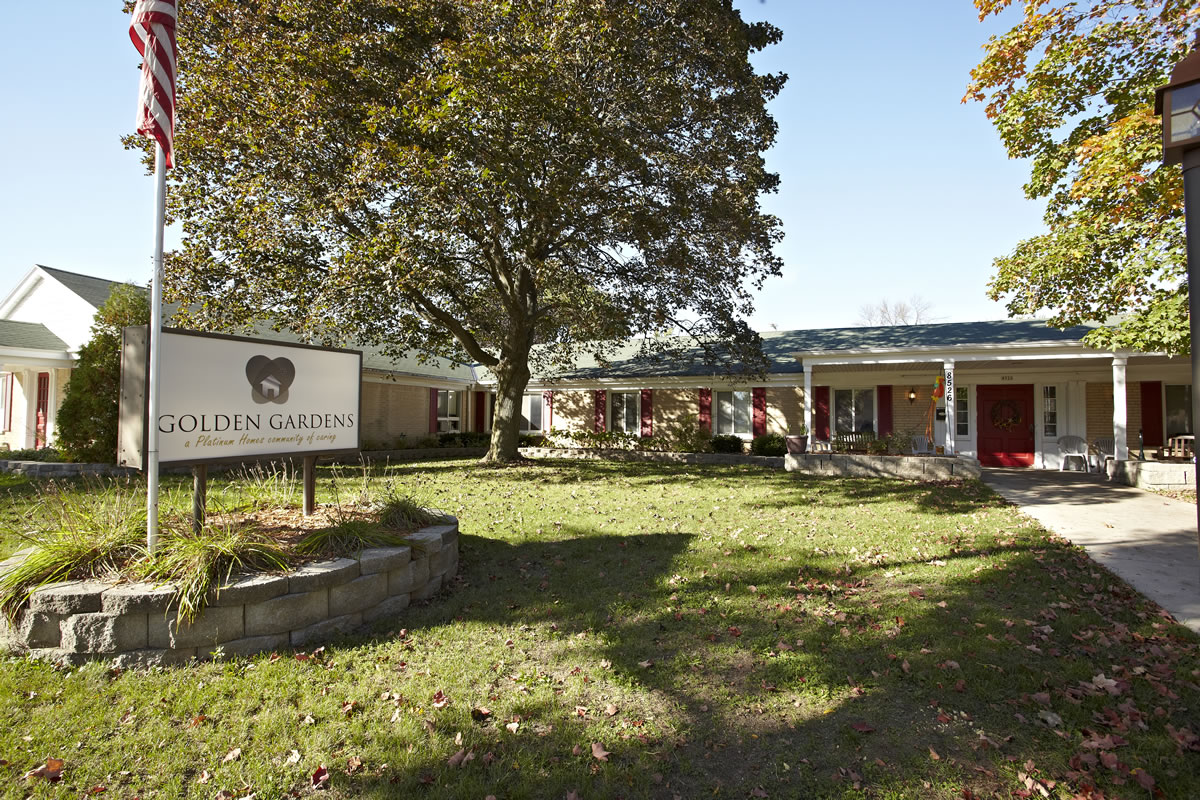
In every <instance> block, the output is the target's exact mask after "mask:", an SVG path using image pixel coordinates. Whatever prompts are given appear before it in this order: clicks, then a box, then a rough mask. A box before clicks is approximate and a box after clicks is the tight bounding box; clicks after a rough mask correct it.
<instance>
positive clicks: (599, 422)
mask: <svg viewBox="0 0 1200 800" xmlns="http://www.w3.org/2000/svg"><path fill="white" fill-rule="evenodd" d="M607 403H608V393H607V392H605V391H604V390H603V389H599V390H597V392H596V417H595V419H596V423H595V427H596V433H604V406H605V404H607Z"/></svg>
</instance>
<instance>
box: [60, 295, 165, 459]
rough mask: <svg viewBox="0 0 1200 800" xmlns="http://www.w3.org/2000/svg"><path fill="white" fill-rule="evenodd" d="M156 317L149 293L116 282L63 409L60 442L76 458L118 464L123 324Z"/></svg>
mask: <svg viewBox="0 0 1200 800" xmlns="http://www.w3.org/2000/svg"><path fill="white" fill-rule="evenodd" d="M149 321H150V304H149V303H148V302H147V299H146V292H145V291H144V290H142V289H139V288H138V287H136V286H133V285H131V284H128V283H118V284H114V285H113V288H112V292H111V293H110V294H109V296H108V299H107V300H106V301H105V302H104V305H102V306H100V310H98V311H97V312H96V318H95V321H94V322H93V323H92V338H91V341H89V342H88V343H87V344H85V345H84V346H83V347H81V348H80V349H79V360H78V362H77V363H76V365H75V369H74V370H73V371H72V372H71V382H70V383H68V384H67V393H66V396H65V397H64V398H63V402H62V406H61V407H60V408H59V410H58V423H57V428H58V442H57V443H58V446H59V447H61V448H62V450H63V451H64V452H65V453H66V455H67V457H68V458H69V459H70V460H71V461H87V462H99V463H105V464H112V463H115V462H116V460H117V407H118V402H119V398H120V393H121V329H122V328H123V327H125V326H127V325H145V324H147V323H148V322H149Z"/></svg>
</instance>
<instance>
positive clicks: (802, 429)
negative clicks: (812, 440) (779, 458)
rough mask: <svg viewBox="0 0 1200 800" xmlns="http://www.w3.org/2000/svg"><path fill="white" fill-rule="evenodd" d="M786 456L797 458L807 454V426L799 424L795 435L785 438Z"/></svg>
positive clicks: (791, 434) (790, 434)
mask: <svg viewBox="0 0 1200 800" xmlns="http://www.w3.org/2000/svg"><path fill="white" fill-rule="evenodd" d="M787 451H788V455H793V456H798V455H803V454H804V453H807V452H808V426H807V425H805V424H803V423H801V424H800V425H799V427H797V428H796V432H795V433H789V434H788V436H787Z"/></svg>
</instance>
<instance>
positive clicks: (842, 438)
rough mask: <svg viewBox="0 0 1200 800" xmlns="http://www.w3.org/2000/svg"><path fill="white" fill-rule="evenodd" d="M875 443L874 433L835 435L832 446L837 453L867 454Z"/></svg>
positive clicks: (862, 432)
mask: <svg viewBox="0 0 1200 800" xmlns="http://www.w3.org/2000/svg"><path fill="white" fill-rule="evenodd" d="M874 441H875V434H874V433H873V432H872V431H861V432H859V433H835V434H834V435H833V441H832V442H831V445H832V447H833V452H835V453H865V452H867V450H868V449H869V448H870V446H871V443H872V442H874Z"/></svg>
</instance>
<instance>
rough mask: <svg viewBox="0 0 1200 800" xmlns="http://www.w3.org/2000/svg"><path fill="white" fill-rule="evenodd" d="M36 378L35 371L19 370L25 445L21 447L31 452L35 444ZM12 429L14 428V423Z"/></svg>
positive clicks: (22, 428) (22, 429) (22, 430)
mask: <svg viewBox="0 0 1200 800" xmlns="http://www.w3.org/2000/svg"><path fill="white" fill-rule="evenodd" d="M37 376H38V374H37V370H34V369H23V370H21V383H22V387H21V388H22V390H23V391H24V392H25V419H24V420H22V427H21V432H22V434H23V435H24V438H25V443H24V444H23V445H21V446H22V447H24V448H25V449H26V450H32V449H33V448H34V446H35V445H36V444H37ZM13 427H14V428H15V427H16V422H15V421H14V423H13Z"/></svg>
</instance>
